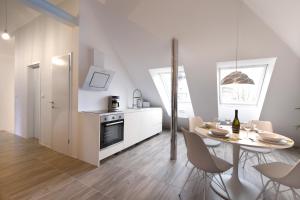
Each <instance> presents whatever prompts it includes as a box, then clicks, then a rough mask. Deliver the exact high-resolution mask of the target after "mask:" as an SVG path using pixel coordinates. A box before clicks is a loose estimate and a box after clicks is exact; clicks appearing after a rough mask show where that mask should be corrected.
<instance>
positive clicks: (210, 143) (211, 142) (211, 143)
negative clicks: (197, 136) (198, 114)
mask: <svg viewBox="0 0 300 200" xmlns="http://www.w3.org/2000/svg"><path fill="white" fill-rule="evenodd" d="M203 142H204V144H205V145H206V146H207V147H218V146H220V144H221V142H219V141H216V140H212V139H209V138H203Z"/></svg>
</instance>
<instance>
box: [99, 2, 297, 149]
mask: <svg viewBox="0 0 300 200" xmlns="http://www.w3.org/2000/svg"><path fill="white" fill-rule="evenodd" d="M236 2H237V1H236V0H227V1H219V0H188V1H184V2H183V1H178V0H175V1H174V0H164V1H161V0H146V1H136V0H124V1H122V3H120V1H118V0H110V1H107V2H106V4H104V5H102V6H101V8H100V10H99V13H100V14H101V18H99V20H101V21H103V24H105V26H104V28H105V30H106V32H107V33H108V35H109V37H110V39H111V41H112V43H113V45H114V49H115V50H116V52H117V53H118V55H119V56H120V59H121V61H122V63H124V65H125V66H126V67H127V69H128V72H129V74H130V75H131V77H132V79H133V81H134V82H135V84H136V85H138V86H139V87H140V88H141V89H142V92H143V95H144V96H145V97H146V98H147V99H148V100H149V101H151V102H152V104H156V105H162V102H161V100H160V98H159V95H158V92H157V91H156V89H155V86H154V84H153V82H152V80H151V77H150V74H149V72H148V69H149V68H155V67H157V68H158V67H164V66H167V65H170V64H171V59H170V52H171V51H170V46H171V44H170V43H171V38H172V37H177V38H178V39H179V54H180V64H183V65H184V66H185V72H186V76H187V81H188V85H189V88H190V95H191V100H192V102H193V107H194V111H195V114H197V115H201V116H202V117H203V118H204V119H205V120H212V119H214V118H215V117H217V115H218V110H217V109H218V106H217V81H216V79H217V75H216V62H223V61H231V60H234V59H235V40H236V13H235V12H236V7H237V5H236ZM99 4H101V3H99ZM242 9H243V10H242V11H241V13H242V14H241V17H240V23H241V27H240V29H241V30H240V37H241V39H240V52H239V54H240V59H257V58H268V57H277V58H278V59H277V62H276V64H275V68H274V72H273V76H272V78H271V81H270V87H269V89H268V91H267V96H266V100H265V103H264V106H263V109H262V113H261V119H262V120H270V121H271V122H272V123H273V125H274V128H275V131H277V132H278V133H281V134H284V135H287V136H290V137H292V138H294V139H295V140H296V142H297V144H298V145H299V144H300V137H299V131H300V130H296V128H295V125H296V124H298V123H299V122H298V121H299V119H300V112H299V111H295V110H294V108H295V107H296V106H299V104H300V93H299V92H298V91H299V85H300V79H299V74H300V67H299V66H300V60H299V57H297V55H296V54H295V53H294V52H293V51H292V50H291V49H290V47H289V46H288V45H287V44H286V43H285V42H283V41H282V40H281V38H280V37H278V36H277V35H276V33H274V32H273V30H272V29H270V28H269V27H268V26H267V25H266V24H265V23H264V22H263V21H262V20H261V19H260V18H259V17H257V16H256V15H255V14H254V13H253V12H252V11H251V10H250V9H249V8H248V7H247V6H246V5H242ZM168 119H169V118H168V117H165V120H164V121H165V122H166V123H168Z"/></svg>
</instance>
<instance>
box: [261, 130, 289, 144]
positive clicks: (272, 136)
mask: <svg viewBox="0 0 300 200" xmlns="http://www.w3.org/2000/svg"><path fill="white" fill-rule="evenodd" d="M259 136H260V138H262V139H263V140H264V141H269V142H280V141H281V140H282V139H284V138H283V137H282V136H281V135H279V134H276V133H272V132H269V131H263V132H261V133H259Z"/></svg>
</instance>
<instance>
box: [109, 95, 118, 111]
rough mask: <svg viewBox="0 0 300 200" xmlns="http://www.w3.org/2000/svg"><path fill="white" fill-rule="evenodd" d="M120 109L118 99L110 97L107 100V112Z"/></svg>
mask: <svg viewBox="0 0 300 200" xmlns="http://www.w3.org/2000/svg"><path fill="white" fill-rule="evenodd" d="M119 109H120V97H119V96H110V97H109V99H108V110H109V111H110V112H116V111H119Z"/></svg>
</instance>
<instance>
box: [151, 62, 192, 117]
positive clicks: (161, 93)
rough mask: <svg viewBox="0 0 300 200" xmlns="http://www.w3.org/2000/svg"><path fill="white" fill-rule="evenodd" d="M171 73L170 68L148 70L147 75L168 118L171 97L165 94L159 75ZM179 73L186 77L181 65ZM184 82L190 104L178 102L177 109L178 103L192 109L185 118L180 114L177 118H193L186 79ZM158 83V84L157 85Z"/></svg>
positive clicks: (163, 84)
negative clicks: (148, 74)
mask: <svg viewBox="0 0 300 200" xmlns="http://www.w3.org/2000/svg"><path fill="white" fill-rule="evenodd" d="M171 72H172V69H171V67H163V68H152V69H149V73H150V76H151V78H152V81H153V84H154V86H155V88H156V90H157V92H158V93H159V96H160V99H161V101H162V102H163V105H164V107H165V109H166V111H167V113H168V116H171V96H169V95H168V94H167V92H168V91H167V90H166V87H165V83H164V81H162V79H161V76H160V74H163V73H168V74H171ZM180 72H183V73H184V74H185V77H186V73H185V70H184V66H183V65H180V66H178V73H180ZM185 79H186V78H185ZM185 81H186V83H187V89H188V95H189V99H190V102H178V105H177V107H178V108H179V104H180V103H182V104H187V103H190V106H191V108H192V110H191V111H192V113H187V116H181V115H180V113H179V112H178V118H188V117H190V116H194V108H193V104H192V99H191V95H190V91H189V86H188V82H187V79H186V80H185ZM158 82H160V83H158ZM170 92H171V91H170ZM177 95H178V94H177Z"/></svg>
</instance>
